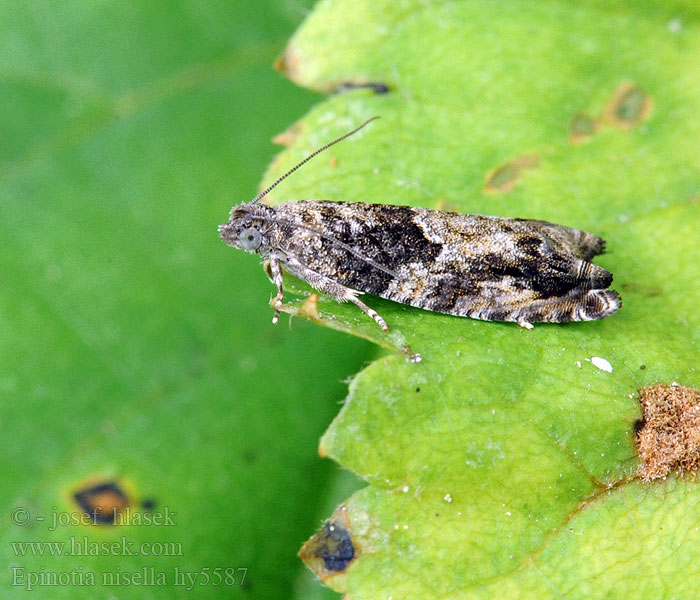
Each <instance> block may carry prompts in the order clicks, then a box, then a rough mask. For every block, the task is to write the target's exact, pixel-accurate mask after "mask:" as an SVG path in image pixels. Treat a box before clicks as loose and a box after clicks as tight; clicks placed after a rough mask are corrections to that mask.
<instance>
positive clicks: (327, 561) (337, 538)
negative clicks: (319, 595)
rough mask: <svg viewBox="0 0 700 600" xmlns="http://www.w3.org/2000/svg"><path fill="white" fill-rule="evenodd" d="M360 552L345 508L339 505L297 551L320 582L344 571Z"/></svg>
mask: <svg viewBox="0 0 700 600" xmlns="http://www.w3.org/2000/svg"><path fill="white" fill-rule="evenodd" d="M359 554H360V550H359V546H358V543H357V540H356V539H355V537H354V535H353V529H352V524H351V523H350V518H349V517H348V514H347V507H346V506H345V505H342V504H341V505H340V506H339V507H338V508H337V509H336V510H335V512H334V513H333V515H332V516H331V518H330V519H329V520H328V521H326V522H325V523H324V524H323V526H322V527H321V529H319V530H318V531H317V532H316V533H315V534H314V535H312V536H311V537H310V538H309V539H308V541H307V542H306V543H305V544H304V545H303V546H302V547H301V550H299V557H300V558H301V560H302V561H304V564H305V565H306V566H307V567H308V568H309V569H311V571H312V572H313V573H314V575H316V577H318V578H319V579H320V580H321V581H325V580H327V579H328V578H329V577H332V576H334V575H338V574H340V573H344V572H345V571H346V570H347V569H348V567H349V566H350V565H351V564H352V562H353V561H354V560H355V559H357V557H358V556H359Z"/></svg>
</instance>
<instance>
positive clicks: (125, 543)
mask: <svg viewBox="0 0 700 600" xmlns="http://www.w3.org/2000/svg"><path fill="white" fill-rule="evenodd" d="M10 546H11V547H12V552H13V553H14V555H15V556H183V552H182V542H139V543H138V544H136V543H135V542H134V541H133V540H127V539H126V536H121V537H120V538H119V540H117V541H112V542H96V541H94V540H92V541H91V540H90V539H89V538H88V537H87V536H86V535H85V536H83V537H82V538H77V537H75V536H71V537H70V538H68V540H67V541H63V542H10Z"/></svg>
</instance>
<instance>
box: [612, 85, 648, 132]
mask: <svg viewBox="0 0 700 600" xmlns="http://www.w3.org/2000/svg"><path fill="white" fill-rule="evenodd" d="M651 109H652V101H651V96H649V94H647V93H646V92H645V91H644V90H642V89H641V88H640V87H638V86H637V84H635V83H623V84H622V85H620V86H619V87H618V88H617V90H615V95H614V96H613V99H612V100H611V101H610V102H609V103H608V105H607V106H606V107H605V112H604V117H605V119H606V121H608V122H609V123H612V124H613V125H616V126H617V127H619V128H620V129H632V128H633V127H636V126H637V125H639V124H640V123H643V122H644V121H646V120H647V119H648V118H649V115H651Z"/></svg>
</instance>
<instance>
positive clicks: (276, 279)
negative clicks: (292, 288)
mask: <svg viewBox="0 0 700 600" xmlns="http://www.w3.org/2000/svg"><path fill="white" fill-rule="evenodd" d="M268 265H269V267H270V274H271V275H272V277H271V279H272V283H274V284H275V285H276V286H277V295H276V296H275V299H274V304H275V314H274V315H273V316H272V323H273V325H276V324H277V321H279V318H280V308H282V299H283V298H284V291H283V290H282V269H280V263H279V260H278V259H277V257H276V256H275V255H274V254H270V260H269V262H268Z"/></svg>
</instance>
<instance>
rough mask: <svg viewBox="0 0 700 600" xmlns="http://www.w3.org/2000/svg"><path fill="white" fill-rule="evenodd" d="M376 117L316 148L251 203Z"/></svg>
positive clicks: (376, 117) (252, 201)
mask: <svg viewBox="0 0 700 600" xmlns="http://www.w3.org/2000/svg"><path fill="white" fill-rule="evenodd" d="M375 119H379V117H378V116H375V117H372V118H371V119H367V120H366V121H365V122H364V123H362V125H360V126H358V127H355V129H353V130H352V131H348V132H347V133H346V134H344V135H341V136H340V137H339V138H336V139H335V140H333V141H332V142H329V143H327V144H326V145H325V146H322V147H321V148H319V149H318V150H315V151H314V152H312V153H311V154H309V155H308V156H307V157H306V158H305V159H304V160H302V161H301V162H300V163H298V164H297V165H296V166H294V167H292V168H291V169H289V171H287V172H286V173H285V174H284V175H282V177H280V178H279V179H278V180H277V181H275V182H274V183H273V184H272V185H271V186H270V187H269V188H267V189H266V190H264V191H262V192H260V193H259V194H258V195H257V196H255V198H253V199H252V200H251V201H250V204H253V203H254V202H258V201H259V200H260V199H261V198H263V197H264V196H267V194H268V193H269V192H271V191H272V190H273V189H274V188H275V187H277V185H278V184H279V183H281V182H282V181H283V180H285V179H286V178H287V177H289V176H290V175H291V174H292V173H294V171H296V170H297V169H298V168H299V167H301V166H302V165H303V164H306V163H307V162H309V161H310V160H311V159H312V158H313V157H314V156H316V155H317V154H320V153H321V152H323V151H324V150H326V149H328V148H330V147H331V146H333V145H334V144H337V143H338V142H342V141H343V140H344V139H345V138H348V137H350V136H351V135H353V134H354V133H357V132H358V131H360V129H362V128H363V127H364V126H365V125H367V124H368V123H371V122H372V121H374V120H375Z"/></svg>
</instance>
